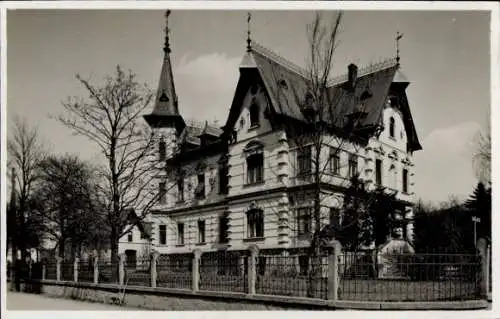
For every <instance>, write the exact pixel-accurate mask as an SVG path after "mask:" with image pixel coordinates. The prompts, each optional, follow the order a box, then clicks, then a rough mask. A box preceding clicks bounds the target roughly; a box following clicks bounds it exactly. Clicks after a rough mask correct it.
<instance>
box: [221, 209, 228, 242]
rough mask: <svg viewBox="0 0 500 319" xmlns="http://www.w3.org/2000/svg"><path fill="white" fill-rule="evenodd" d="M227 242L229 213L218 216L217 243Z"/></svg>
mask: <svg viewBox="0 0 500 319" xmlns="http://www.w3.org/2000/svg"><path fill="white" fill-rule="evenodd" d="M228 242H229V213H227V212H225V213H223V214H222V215H220V216H219V243H221V244H227V243H228Z"/></svg>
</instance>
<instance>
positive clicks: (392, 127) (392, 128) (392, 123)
mask: <svg viewBox="0 0 500 319" xmlns="http://www.w3.org/2000/svg"><path fill="white" fill-rule="evenodd" d="M395 130H396V121H395V120H394V117H392V116H391V118H390V119H389V136H390V137H391V138H394V131H395Z"/></svg>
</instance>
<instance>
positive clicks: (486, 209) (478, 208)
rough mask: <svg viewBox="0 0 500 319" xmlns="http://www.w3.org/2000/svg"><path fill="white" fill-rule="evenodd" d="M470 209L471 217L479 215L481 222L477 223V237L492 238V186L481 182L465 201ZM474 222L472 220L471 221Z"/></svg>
mask: <svg viewBox="0 0 500 319" xmlns="http://www.w3.org/2000/svg"><path fill="white" fill-rule="evenodd" d="M465 207H466V208H467V209H468V210H469V218H470V219H472V217H473V216H475V217H479V218H480V222H479V223H478V224H477V225H476V227H477V228H476V231H477V238H481V237H486V238H491V188H486V186H485V185H484V184H483V183H482V182H479V183H478V184H477V186H476V188H475V189H474V191H473V193H472V194H471V196H470V197H469V199H468V200H467V201H466V202H465ZM470 222H471V223H472V220H471V221H470Z"/></svg>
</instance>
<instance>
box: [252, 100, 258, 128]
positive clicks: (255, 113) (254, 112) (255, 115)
mask: <svg viewBox="0 0 500 319" xmlns="http://www.w3.org/2000/svg"><path fill="white" fill-rule="evenodd" d="M259 115H260V114H259V106H258V105H257V104H255V103H253V104H252V105H250V127H255V126H259V117H260V116H259Z"/></svg>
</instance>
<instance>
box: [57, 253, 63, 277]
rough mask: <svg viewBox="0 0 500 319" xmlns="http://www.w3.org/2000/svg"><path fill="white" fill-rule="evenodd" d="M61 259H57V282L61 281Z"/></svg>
mask: <svg viewBox="0 0 500 319" xmlns="http://www.w3.org/2000/svg"><path fill="white" fill-rule="evenodd" d="M61 262H62V259H61V257H56V281H61Z"/></svg>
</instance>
